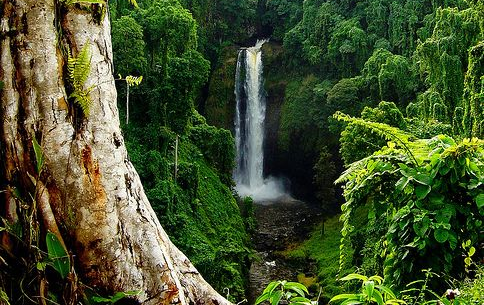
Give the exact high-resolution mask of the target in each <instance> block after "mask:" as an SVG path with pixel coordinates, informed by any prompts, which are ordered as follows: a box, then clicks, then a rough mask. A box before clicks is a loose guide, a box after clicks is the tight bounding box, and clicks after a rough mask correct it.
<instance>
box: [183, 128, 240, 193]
mask: <svg viewBox="0 0 484 305" xmlns="http://www.w3.org/2000/svg"><path fill="white" fill-rule="evenodd" d="M189 137H190V140H191V141H192V143H194V144H195V145H196V146H197V147H199V148H200V150H201V151H202V153H203V155H204V157H205V158H206V160H207V161H208V162H209V163H210V164H211V165H212V166H213V167H214V168H215V169H217V171H218V173H219V175H220V178H221V180H222V182H223V183H225V184H227V185H231V184H232V183H233V182H232V171H233V168H234V165H235V164H234V160H235V147H234V138H233V137H232V134H231V133H230V132H229V131H228V130H225V129H221V128H216V127H213V126H208V125H207V124H203V125H197V126H194V127H192V128H190V135H189Z"/></svg>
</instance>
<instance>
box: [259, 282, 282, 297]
mask: <svg viewBox="0 0 484 305" xmlns="http://www.w3.org/2000/svg"><path fill="white" fill-rule="evenodd" d="M280 284H281V282H270V283H269V285H267V287H266V289H264V291H263V292H262V294H264V293H266V292H272V291H273V290H274V289H275V288H276V287H277V286H279V285H280Z"/></svg>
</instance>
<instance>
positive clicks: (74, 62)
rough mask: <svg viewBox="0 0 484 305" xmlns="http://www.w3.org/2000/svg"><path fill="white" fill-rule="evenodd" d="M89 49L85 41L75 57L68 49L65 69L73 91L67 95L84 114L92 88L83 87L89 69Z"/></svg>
mask: <svg viewBox="0 0 484 305" xmlns="http://www.w3.org/2000/svg"><path fill="white" fill-rule="evenodd" d="M89 49H90V45H89V43H86V44H85V45H84V47H83V48H82V49H81V51H80V52H79V54H78V56H77V57H73V56H72V55H71V51H70V50H68V51H67V56H68V58H67V71H68V75H69V81H70V82H71V85H72V87H73V92H72V94H71V95H70V96H69V97H70V98H73V99H74V103H75V104H78V105H79V106H80V107H81V109H82V112H83V113H84V115H85V116H88V115H89V108H90V106H91V99H90V98H89V93H90V92H91V90H92V87H91V88H89V89H85V88H84V83H85V82H86V80H87V78H88V77H89V72H90V71H91V55H90V52H89Z"/></svg>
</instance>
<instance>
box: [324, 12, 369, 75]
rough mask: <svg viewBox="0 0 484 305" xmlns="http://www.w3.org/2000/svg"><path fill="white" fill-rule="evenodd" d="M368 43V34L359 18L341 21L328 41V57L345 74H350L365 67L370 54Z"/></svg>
mask: <svg viewBox="0 0 484 305" xmlns="http://www.w3.org/2000/svg"><path fill="white" fill-rule="evenodd" d="M367 44H368V41H367V34H366V32H365V31H364V30H363V29H362V28H361V27H360V24H359V22H358V20H356V19H348V20H344V21H341V22H339V23H338V24H337V25H336V26H335V29H334V31H333V33H332V35H331V39H330V41H329V43H328V59H329V61H330V62H331V63H333V65H334V66H335V67H336V68H337V69H338V70H339V71H341V73H342V75H343V76H350V75H352V74H353V73H354V72H356V71H359V70H360V69H361V68H362V67H363V64H364V63H365V61H366V59H367V56H368V54H367V52H368V48H367Z"/></svg>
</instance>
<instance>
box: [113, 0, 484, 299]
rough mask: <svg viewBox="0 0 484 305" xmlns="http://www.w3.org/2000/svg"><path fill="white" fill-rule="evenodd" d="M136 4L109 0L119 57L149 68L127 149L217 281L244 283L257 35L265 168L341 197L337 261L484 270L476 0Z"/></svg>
mask: <svg viewBox="0 0 484 305" xmlns="http://www.w3.org/2000/svg"><path fill="white" fill-rule="evenodd" d="M138 4H139V8H138V9H133V8H132V7H131V6H130V5H129V4H128V3H127V2H125V1H113V2H110V8H111V12H110V13H111V19H112V22H113V27H112V35H113V48H114V56H115V58H114V64H115V69H116V72H117V73H119V74H120V76H121V78H122V77H123V76H125V75H129V74H130V75H135V76H138V75H143V81H142V83H141V84H140V86H139V87H131V88H130V94H129V103H130V105H131V106H130V109H129V119H130V121H129V123H127V124H125V125H124V126H123V128H124V131H125V133H126V138H127V141H128V144H129V148H130V156H131V158H132V160H133V161H134V163H135V165H136V166H137V169H138V171H139V173H140V176H141V178H142V180H143V181H144V186H145V188H146V189H147V190H148V197H149V198H150V201H151V202H152V204H153V206H154V208H155V210H156V211H157V213H158V215H159V217H160V220H161V221H162V224H163V226H165V227H166V228H167V229H168V232H169V233H170V236H172V238H174V240H175V242H176V243H177V244H178V245H179V246H180V247H181V248H182V249H183V250H184V251H185V252H186V253H187V254H188V255H189V257H190V258H191V259H192V260H193V261H194V263H195V265H196V266H197V267H198V268H199V269H200V270H201V271H202V273H203V274H204V276H206V277H207V278H208V279H209V281H212V283H213V284H214V285H215V287H218V289H220V290H221V289H222V288H224V287H229V288H230V287H234V288H233V290H231V295H233V296H234V297H235V298H236V299H237V298H240V297H241V296H242V295H244V292H243V291H244V290H243V285H244V281H245V280H244V279H245V276H246V274H245V272H247V269H246V267H247V266H248V264H249V257H250V250H249V248H250V243H249V239H248V235H247V233H246V232H247V230H248V229H250V228H249V227H247V226H246V227H244V225H243V224H244V223H246V224H247V223H250V221H245V222H244V220H243V218H244V217H246V216H247V215H246V214H244V213H245V212H246V211H245V208H244V207H242V206H237V204H236V200H235V199H234V197H233V195H234V193H233V192H232V191H231V188H232V187H233V181H232V171H233V166H234V158H235V152H234V148H233V147H234V139H233V132H234V127H233V126H234V116H235V95H234V87H235V72H236V64H237V49H239V48H240V47H249V46H251V45H253V44H254V43H255V40H256V39H262V38H268V39H269V42H268V43H266V44H265V45H264V46H263V48H262V50H263V62H264V79H265V85H264V87H265V90H266V96H267V100H268V103H267V123H266V124H267V125H266V131H265V134H266V142H265V146H264V149H265V154H266V155H267V158H266V160H267V161H266V163H265V165H264V171H265V175H276V176H285V177H287V178H289V180H290V181H291V183H292V187H291V191H292V193H293V195H295V196H296V197H299V198H302V199H305V200H307V201H309V202H311V203H313V204H317V205H321V206H322V207H323V209H324V210H325V211H326V216H325V218H330V217H332V216H333V215H338V214H339V213H342V214H341V223H342V224H341V226H342V227H339V228H341V229H342V231H341V232H342V233H341V234H342V239H341V247H339V246H338V249H335V251H337V250H339V248H341V253H340V264H341V266H340V267H338V268H340V271H342V270H346V271H348V270H353V271H356V270H359V271H360V272H362V273H365V274H367V275H372V274H379V275H382V276H384V277H385V280H386V281H388V282H389V283H391V284H392V285H394V287H399V288H402V289H403V288H404V287H405V285H406V284H408V283H409V282H411V281H412V280H417V279H419V278H421V276H423V275H424V274H423V273H421V270H432V272H436V273H438V274H441V275H448V276H450V277H452V278H456V279H463V278H465V277H472V276H475V271H476V269H475V268H478V269H477V270H482V269H479V268H481V267H476V264H477V265H479V264H478V262H479V261H480V260H481V259H482V257H483V255H484V253H483V249H482V243H483V239H482V236H483V214H484V202H483V200H484V194H483V188H484V186H483V183H484V180H483V179H484V172H483V142H482V138H483V136H484V125H483V124H484V108H483V102H484V77H483V74H484V45H483V43H484V13H483V12H484V6H483V3H482V1H471V0H468V1H464V0H462V1H460V0H453V1H414V0H407V1H390V0H388V1H372V0H367V1H346V0H341V1H340V0H328V1H322V0H306V1H299V0H293V1H291V0H277V1H274V0H271V1H264V0H259V1H204V0H191V1H176V0H155V1H138ZM126 88H127V86H126V84H125V82H122V81H119V82H118V90H119V91H118V92H119V107H120V109H121V112H122V113H124V115H125V116H126V106H125V101H126V98H127V97H126ZM204 117H205V118H206V119H205V118H204ZM207 122H208V123H207ZM214 126H216V127H214ZM231 132H232V134H231ZM338 177H339V178H338ZM335 180H337V181H336V182H337V184H336V185H335V184H334V182H335ZM341 186H343V191H341ZM361 219H363V221H361ZM365 219H366V220H365ZM471 248H472V249H473V250H472V251H470V250H469V249H471ZM316 251H317V250H316ZM310 252H311V251H310ZM311 255H312V256H311ZM314 256H317V255H315V254H309V253H307V254H306V255H305V259H314ZM311 257H312V258H311ZM466 257H467V258H466ZM464 258H466V259H464ZM345 264H346V265H345ZM244 266H245V267H244ZM334 266H335V265H334V264H333V266H332V267H331V268H335V267H334ZM320 268H322V269H324V268H326V267H325V266H320ZM320 274H321V275H320V278H319V279H318V280H317V282H319V283H323V282H325V281H327V278H325V276H326V277H327V276H328V275H324V274H326V273H325V272H324V270H323V271H321V273H320ZM338 274H339V273H338V272H336V273H334V272H333V273H332V276H333V277H336V275H338ZM343 275H344V274H339V276H340V277H341V276H343ZM442 279H443V278H442ZM333 283H336V285H339V284H338V283H337V282H334V279H333ZM437 283H440V280H435V285H434V286H435V287H437V286H438V285H440V284H437ZM331 285H333V284H331ZM322 287H324V285H323V286H322ZM336 291H337V290H336ZM333 292H334V291H333Z"/></svg>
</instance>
